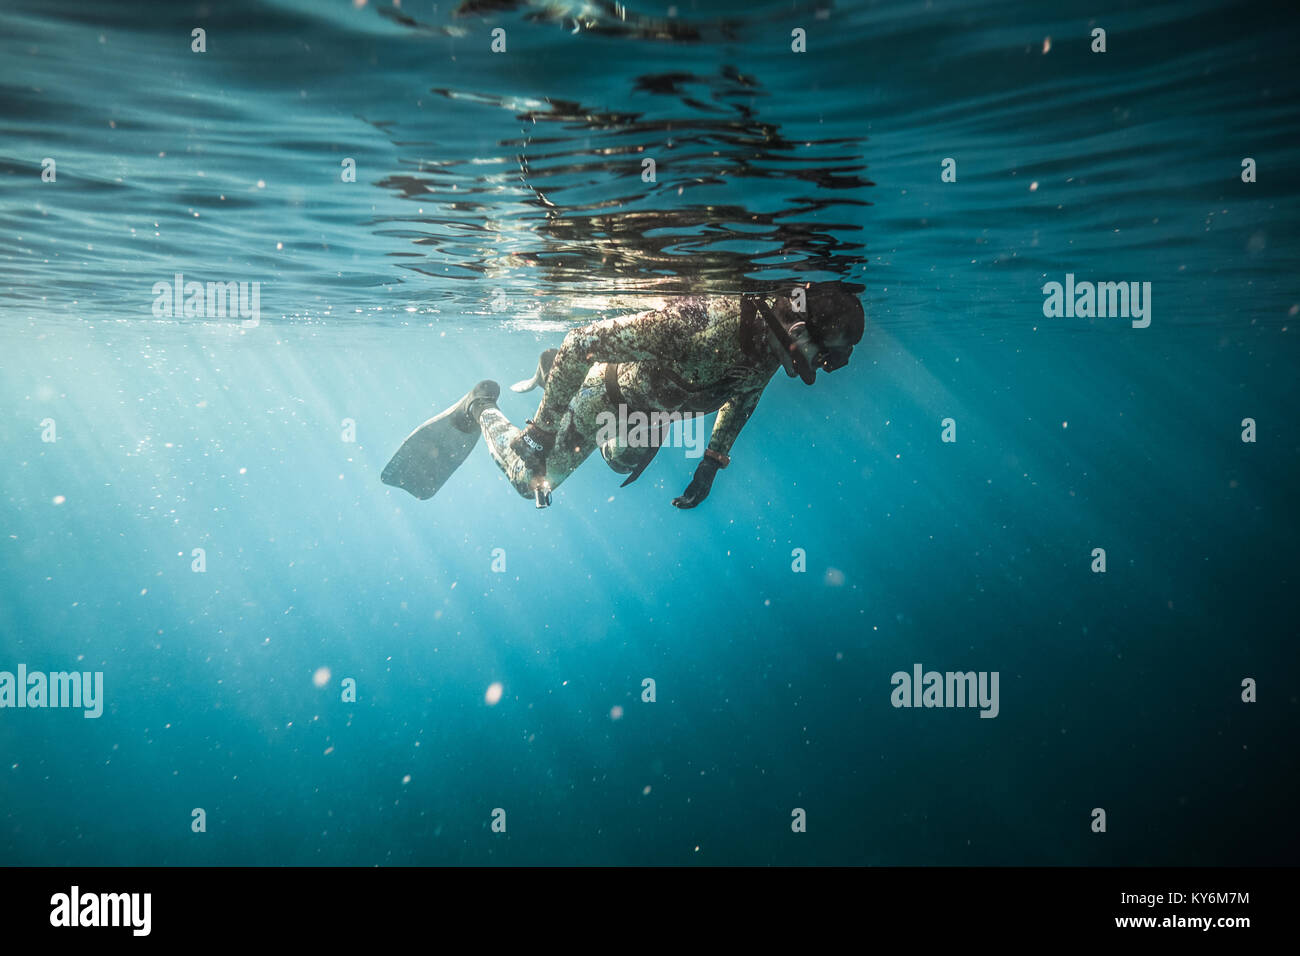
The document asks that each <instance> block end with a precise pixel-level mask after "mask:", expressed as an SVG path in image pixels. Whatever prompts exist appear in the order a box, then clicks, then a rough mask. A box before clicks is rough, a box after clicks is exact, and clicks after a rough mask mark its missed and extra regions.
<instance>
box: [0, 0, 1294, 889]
mask: <svg viewBox="0 0 1300 956" xmlns="http://www.w3.org/2000/svg"><path fill="white" fill-rule="evenodd" d="M1295 27H1296V17H1295V15H1294V13H1293V12H1291V11H1290V10H1288V8H1287V7H1286V6H1284V5H1277V6H1270V5H1266V4H1263V5H1261V4H1246V5H1228V4H1218V3H1209V2H1180V3H1164V4H1159V3H1148V4H1141V5H1127V4H1114V5H1109V6H1103V7H1098V6H1097V5H1095V4H1084V3H1079V2H1073V0H1071V2H1066V3H1063V4H1055V5H1050V6H1045V5H1041V4H1030V3H1024V2H1008V3H987V4H985V3H973V2H931V3H861V2H858V3H855V2H838V0H837V2H835V3H833V4H832V3H830V2H814V3H806V4H805V3H758V4H754V3H749V2H739V0H736V2H730V0H729V2H726V3H703V2H700V3H688V2H683V3H678V4H677V5H676V7H675V8H673V10H672V11H670V10H669V8H668V6H667V5H665V4H662V3H659V4H655V5H653V6H649V5H647V6H646V7H645V8H643V9H640V10H637V9H635V8H634V7H633V6H631V5H629V6H628V7H627V8H618V7H615V6H613V5H612V4H611V5H609V6H606V5H604V4H601V3H582V4H567V3H556V4H551V5H541V4H534V5H524V4H513V3H503V4H497V5H494V9H492V10H490V11H488V12H486V13H483V14H481V15H456V11H455V9H454V6H453V5H452V4H448V3H441V4H432V3H411V2H408V0H404V2H403V3H402V4H401V5H400V6H387V5H382V4H381V5H379V6H376V5H375V4H359V5H358V4H354V3H351V2H337V3H333V2H324V0H318V2H310V0H296V2H289V0H278V2H262V3H252V2H248V3H245V2H234V3H208V4H197V5H196V4H189V3H179V4H178V3H158V4H149V3H131V4H127V3H123V4H114V3H89V2H85V3H69V4H59V5H58V6H57V7H52V6H50V5H48V4H38V3H34V2H31V3H29V2H26V0H18V2H14V0H10V2H7V3H6V4H5V5H4V6H3V9H0V183H2V184H3V190H2V191H0V448H2V449H3V461H4V464H5V466H6V467H5V479H4V482H3V502H4V506H3V511H2V512H0V514H2V515H3V526H0V671H13V670H14V669H16V668H17V667H18V666H19V665H20V664H22V665H24V666H25V667H26V668H27V669H28V670H30V671H66V670H74V669H75V670H83V671H94V672H102V673H103V681H104V710H103V714H102V716H101V717H99V718H98V719H85V718H83V716H82V714H81V713H80V712H79V711H77V710H71V709H67V710H55V709H21V710H19V709H9V708H5V709H0V861H2V862H4V863H6V864H77V865H82V864H109V865H127V864H166V865H202V864H266V865H279V864H331V865H333V864H355V865H374V864H389V865H402V864H439V863H450V864H545V863H555V864H633V863H645V864H705V865H716V864H825V863H840V864H1143V865H1145V864H1251V863H1294V862H1296V858H1295V854H1294V847H1295V845H1296V842H1297V841H1296V825H1295V821H1294V807H1295V804H1296V798H1297V795H1298V788H1297V782H1296V780H1297V766H1296V747H1295V741H1296V739H1297V738H1296V730H1297V704H1298V701H1297V690H1296V688H1297V678H1298V675H1297V652H1296V648H1295V614H1294V593H1295V588H1296V585H1297V573H1296V560H1295V546H1294V538H1295V530H1296V528H1297V525H1298V520H1300V505H1298V504H1297V501H1296V498H1295V494H1294V488H1295V476H1296V471H1297V464H1300V445H1298V443H1297V440H1296V437H1295V434H1294V430H1293V427H1292V426H1293V425H1294V422H1295V421H1296V420H1297V413H1298V412H1300V408H1298V407H1297V385H1296V382H1297V374H1296V373H1297V367H1298V359H1300V350H1298V348H1297V344H1296V340H1297V322H1298V321H1300V315H1297V312H1298V311H1300V293H1298V292H1297V290H1296V286H1295V275H1296V270H1295V262H1296V255H1297V251H1298V246H1300V231H1298V229H1297V212H1298V211H1300V203H1298V202H1297V195H1298V190H1297V185H1296V184H1297V177H1300V150H1298V148H1297V146H1298V139H1297V133H1298V131H1300V116H1298V114H1297V92H1298V88H1300V83H1298V82H1297V77H1296V72H1295V68H1294V65H1293V60H1294V50H1293V43H1292V38H1293V37H1294V35H1295ZM196 28H201V29H202V30H204V31H205V33H204V34H203V38H204V46H205V49H204V52H195V51H194V50H193V49H192V45H193V44H194V43H195V42H196V41H195V39H194V38H193V34H192V31H193V30H195V29H196ZM496 28H501V29H502V30H504V31H505V33H504V35H503V36H504V42H505V44H506V47H505V50H504V52H500V53H496V52H493V50H492V43H493V36H492V31H493V30H494V29H496ZM796 28H798V29H802V30H803V31H805V34H806V44H807V48H806V52H803V53H796V52H794V51H793V50H792V48H791V45H792V42H793V41H792V36H791V32H792V30H795V29H796ZM1095 28H1101V29H1104V30H1105V31H1106V44H1107V48H1106V51H1105V52H1104V53H1100V52H1097V53H1094V52H1093V51H1092V49H1091V46H1092V45H1093V43H1094V41H1093V39H1092V31H1093V30H1094V29H1095ZM948 158H951V159H953V160H954V161H955V173H956V181H955V182H944V181H942V179H941V173H942V171H943V167H942V163H943V160H945V159H948ZM1245 158H1250V159H1253V160H1254V161H1255V164H1256V166H1257V178H1256V181H1254V182H1243V179H1242V170H1243V166H1242V162H1243V159H1245ZM47 159H50V160H53V161H54V165H53V169H54V170H55V173H54V178H53V181H45V180H44V179H43V177H42V171H43V169H45V168H46V167H47V166H48V165H49V164H47V163H46V162H45V160H47ZM645 159H653V160H654V161H655V167H656V169H655V178H654V181H653V182H647V181H645V179H644V178H643V170H644V168H645V167H644V165H643V160H645ZM347 160H352V161H353V164H354V166H355V171H356V175H355V182H348V181H345V180H344V176H343V173H344V171H345V170H346V169H347V164H346V161H347ZM178 273H179V274H182V275H183V276H184V277H185V279H186V280H187V281H188V280H197V281H203V282H208V281H220V282H228V281H235V282H248V283H252V282H256V283H258V284H259V288H260V315H259V317H258V318H259V321H258V323H257V324H255V325H254V324H252V323H247V324H246V323H243V322H241V321H240V320H239V318H237V317H235V318H232V317H211V316H208V317H203V316H188V317H187V316H184V315H179V316H177V315H172V316H170V317H169V316H167V315H161V316H160V315H158V314H156V308H155V307H156V304H157V299H158V294H157V293H156V292H155V291H154V288H155V285H156V284H158V283H170V282H172V281H173V277H174V276H175V275H176V274H178ZM1067 274H1069V275H1072V276H1074V277H1075V278H1076V279H1077V280H1078V281H1080V282H1082V281H1094V282H1101V281H1124V282H1128V281H1134V282H1149V283H1151V293H1150V297H1149V299H1148V303H1149V305H1150V319H1151V321H1150V325H1149V327H1146V328H1135V327H1134V326H1133V324H1132V323H1131V322H1130V321H1129V320H1128V319H1127V318H1095V317H1064V316H1063V317H1048V316H1046V315H1045V314H1044V293H1043V287H1044V285H1045V284H1046V283H1049V282H1053V281H1055V282H1062V283H1064V282H1065V281H1066V275H1067ZM827 279H844V280H847V281H850V282H853V283H856V284H858V285H860V286H862V287H863V288H864V291H863V294H862V299H863V302H864V304H865V307H866V311H867V315H868V319H869V328H868V334H867V336H866V338H865V340H864V342H863V344H862V346H860V347H859V348H858V350H857V351H856V352H855V354H854V359H853V362H852V363H851V364H850V365H849V366H848V367H847V368H846V369H844V370H842V371H840V372H836V373H835V374H834V375H833V376H830V377H825V376H823V378H822V379H820V380H819V381H818V384H817V385H815V386H814V387H812V388H807V387H805V386H804V385H803V384H802V383H800V382H798V381H792V380H789V379H786V378H785V377H783V376H781V377H778V378H777V379H774V381H773V383H772V384H771V386H769V388H768V390H767V392H766V393H765V394H764V397H763V400H762V401H761V403H760V404H759V407H758V411H757V412H756V413H755V416H754V418H753V419H752V420H751V422H750V423H749V425H748V426H747V427H746V429H745V430H744V432H743V433H742V434H741V437H740V439H739V440H738V442H737V443H736V446H735V449H734V451H733V463H732V465H731V466H730V467H729V468H728V469H726V470H725V471H723V472H722V473H721V474H720V475H719V477H718V479H717V482H716V484H715V486H714V490H713V493H712V495H711V496H710V497H709V499H708V500H707V501H706V502H705V503H704V504H703V505H702V506H701V507H700V508H698V509H695V510H693V511H679V510H677V509H674V508H673V507H672V506H671V504H670V502H671V499H672V498H673V497H674V496H676V495H678V494H680V493H681V491H682V490H683V489H684V488H685V486H686V484H687V483H688V482H689V480H690V477H691V473H692V471H693V469H694V467H695V462H694V461H692V460H690V459H688V458H686V456H685V455H684V454H683V452H682V451H681V450H680V449H667V450H665V452H663V453H662V454H660V456H659V457H658V459H657V460H656V461H655V463H654V464H653V466H652V467H651V468H650V469H649V470H648V471H647V472H646V474H645V476H644V477H643V478H642V479H641V480H640V481H639V482H637V483H636V484H634V485H632V486H630V487H628V488H625V489H620V487H619V483H620V481H621V478H620V477H619V476H616V475H614V474H613V473H612V472H610V471H609V470H608V469H606V468H605V467H604V465H603V464H602V463H601V462H600V461H599V460H598V459H595V460H591V461H589V462H588V463H586V464H585V465H584V466H583V467H582V468H581V469H580V470H579V471H578V472H577V473H575V474H574V476H573V477H572V478H571V479H570V480H569V481H567V482H566V483H565V484H564V485H563V486H562V487H561V488H559V489H558V490H557V492H556V495H555V503H554V505H553V506H552V507H551V508H550V509H547V510H541V511H539V510H536V509H534V508H533V507H532V506H531V505H530V504H529V503H527V502H525V501H523V500H521V499H520V498H519V497H518V496H517V495H516V494H515V493H514V492H513V491H512V490H511V489H510V488H509V486H508V485H507V484H506V482H505V481H504V479H503V478H502V477H501V475H500V474H499V472H498V471H497V469H496V468H495V466H494V465H493V464H492V462H491V461H490V459H489V458H488V456H487V454H486V452H484V451H483V449H481V448H480V449H479V450H478V453H476V454H475V455H474V456H473V457H471V459H470V460H469V461H468V462H467V463H466V464H465V466H464V467H463V468H462V469H461V471H460V472H458V473H457V474H456V475H455V477H454V478H453V480H452V481H451V482H450V483H449V484H448V485H447V487H446V488H444V489H443V490H442V491H441V492H440V493H439V494H438V496H437V497H436V498H435V499H434V500H432V501H428V502H418V501H416V500H414V499H413V498H411V497H409V496H407V495H405V494H404V493H403V492H401V491H399V490H397V489H393V488H389V487H387V486H385V485H383V484H381V483H380V481H379V477H378V476H379V473H380V471H381V470H382V468H383V466H384V463H385V462H386V461H387V460H388V458H389V456H390V455H391V454H392V453H393V451H394V450H395V448H396V447H397V445H398V444H399V443H400V442H401V441H402V439H403V438H404V437H405V436H406V434H407V433H408V432H409V431H410V430H411V429H412V428H413V427H414V426H415V425H417V424H418V423H419V422H421V421H422V420H424V419H425V418H427V417H429V416H430V415H431V414H433V413H434V412H436V411H438V410H440V409H441V408H443V407H445V406H446V405H448V404H450V403H451V402H452V401H454V400H455V399H456V398H457V397H459V396H460V395H461V394H463V393H464V392H465V390H466V389H467V388H469V387H470V386H471V385H473V384H474V383H475V382H477V381H478V380H479V379H481V378H486V377H490V378H495V379H497V380H499V381H502V382H503V383H509V382H512V381H515V380H517V379H521V378H525V377H526V376H527V375H529V374H530V373H531V371H532V368H533V367H534V365H535V363H536V356H537V353H538V352H539V351H540V350H541V349H542V348H545V347H548V346H554V345H558V344H559V343H560V341H561V340H562V338H563V335H564V333H565V332H566V331H567V330H568V329H570V328H575V327H577V326H579V325H581V324H583V323H584V322H586V321H589V320H590V319H593V318H596V317H598V316H602V315H616V314H619V313H620V312H624V311H626V312H630V311H636V310H639V309H642V308H647V307H651V306H653V305H654V304H656V303H657V302H658V301H660V300H661V299H662V297H665V296H671V295H673V294H676V293H686V292H689V293H712V294H720V295H723V294H736V293H739V292H742V291H754V290H758V289H773V288H779V287H781V286H782V285H783V284H785V283H789V282H792V281H802V280H827ZM534 400H535V395H530V396H514V395H511V394H509V393H507V394H506V395H505V397H504V398H503V400H502V407H503V409H504V410H505V411H506V412H507V414H509V415H510V417H511V418H512V420H514V421H516V422H522V421H523V419H525V418H526V417H528V416H529V415H530V414H531V412H532V411H533V408H534V404H533V403H534ZM949 418H950V419H952V420H953V423H954V427H955V437H956V441H954V442H944V441H943V440H942V437H941V436H942V432H943V425H942V423H943V421H944V420H945V419H949ZM1247 418H1250V419H1253V420H1254V422H1255V429H1256V435H1255V437H1256V440H1255V441H1254V442H1244V441H1243V440H1242V432H1243V420H1244V419H1247ZM349 423H350V424H349ZM51 429H52V431H51ZM353 432H354V435H355V441H348V440H345V439H346V438H348V437H351V436H352V434H353ZM49 437H54V438H56V440H54V441H49V440H44V439H48V438H49ZM1096 548H1103V549H1104V550H1105V553H1106V561H1107V566H1106V571H1105V573H1094V571H1093V566H1094V561H1095V558H1094V549H1096ZM195 549H202V552H203V560H204V565H205V570H204V571H203V572H202V573H196V572H195V571H194V570H193V566H194V561H195V560H196V558H195ZM498 549H500V550H498ZM502 560H504V570H501V562H502ZM801 562H802V563H803V564H804V565H805V567H806V570H803V571H796V570H795V567H797V566H798V565H799V564H800V563H801ZM494 566H495V569H494ZM917 664H920V665H922V666H923V667H924V669H926V670H931V669H933V670H937V671H977V672H990V673H992V672H997V673H998V674H999V675H1000V684H999V686H1000V699H999V708H998V714H997V717H996V718H994V719H981V718H980V717H979V712H978V711H977V710H975V709H969V708H966V709H961V708H919V709H917V708H900V707H895V706H893V704H892V702H891V695H892V693H893V690H894V688H893V685H892V683H891V677H892V675H893V674H895V673H896V672H899V671H902V672H907V673H910V672H911V671H912V669H913V667H914V665H917ZM347 679H351V680H352V681H354V682H355V688H356V699H355V700H354V701H352V700H344V699H343V696H344V695H343V682H344V681H345V680H347ZM646 679H651V680H653V681H654V687H655V700H654V701H653V702H646V701H644V700H643V686H644V685H643V682H644V681H645V680H646ZM1247 679H1250V680H1253V681H1255V682H1257V693H1258V700H1257V701H1256V702H1254V703H1247V702H1244V701H1243V700H1242V694H1243V690H1242V682H1243V681H1244V680H1247ZM498 685H499V687H498ZM498 691H499V694H500V696H499V699H497V696H496V695H497V692H498ZM494 701H495V702H494ZM196 808H200V809H202V810H203V811H204V815H205V821H206V830H205V832H194V829H193V826H192V822H193V811H194V810H195V809H196ZM1097 808H1101V809H1104V810H1105V811H1106V820H1107V825H1106V831H1105V832H1104V833H1099V832H1094V829H1093V826H1094V810H1095V809H1097ZM498 809H499V810H502V811H504V815H505V819H506V821H507V825H506V829H505V832H495V831H494V829H493V820H494V811H497V810H498ZM796 809H798V810H803V811H804V812H805V814H806V820H807V827H806V832H794V830H793V829H792V819H793V817H792V814H793V813H794V811H795V810H796ZM497 816H498V817H499V816H500V815H499V814H497Z"/></svg>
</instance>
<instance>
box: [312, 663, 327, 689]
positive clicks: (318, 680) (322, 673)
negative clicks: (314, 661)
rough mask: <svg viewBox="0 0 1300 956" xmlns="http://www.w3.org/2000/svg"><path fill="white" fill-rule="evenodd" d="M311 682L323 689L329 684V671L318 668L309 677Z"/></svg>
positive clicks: (324, 668)
mask: <svg viewBox="0 0 1300 956" xmlns="http://www.w3.org/2000/svg"><path fill="white" fill-rule="evenodd" d="M311 682H312V683H313V684H315V685H316V686H317V687H324V686H325V685H326V684H328V683H329V682H330V669H329V668H328V667H321V668H318V669H317V670H316V673H314V674H312V675H311Z"/></svg>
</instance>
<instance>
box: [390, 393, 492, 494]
mask: <svg viewBox="0 0 1300 956" xmlns="http://www.w3.org/2000/svg"><path fill="white" fill-rule="evenodd" d="M458 411H459V409H458V407H457V406H455V405H453V406H452V407H451V408H449V409H447V411H445V412H443V413H442V414H440V415H437V416H435V417H433V418H430V419H429V420H428V421H427V422H425V423H424V424H423V425H421V426H420V427H419V428H417V429H416V430H415V431H413V432H411V434H409V435H407V436H406V440H405V441H404V442H402V445H401V447H400V448H398V449H397V451H396V452H395V453H394V454H393V457H392V458H391V459H390V460H389V462H388V464H387V465H385V466H384V470H383V473H382V474H381V475H380V476H379V478H380V480H381V481H382V482H383V483H384V484H386V485H391V486H392V487H394V488H401V489H402V490H403V491H405V492H408V493H409V494H411V495H414V496H415V497H416V498H419V499H420V500H421V501H427V500H429V499H430V498H432V497H433V496H434V495H435V494H437V493H438V491H439V489H441V488H442V486H443V485H445V484H446V483H447V480H448V479H449V478H450V477H451V476H452V475H453V474H455V473H456V469H458V468H459V467H460V466H461V465H463V464H464V463H465V459H466V458H468V457H469V455H470V452H472V451H473V450H474V446H475V445H477V444H478V440H479V435H480V434H481V433H480V432H479V431H477V430H475V431H474V432H472V433H470V432H465V431H462V430H461V429H460V428H457V427H456V424H455V414H456V413H457V412H458Z"/></svg>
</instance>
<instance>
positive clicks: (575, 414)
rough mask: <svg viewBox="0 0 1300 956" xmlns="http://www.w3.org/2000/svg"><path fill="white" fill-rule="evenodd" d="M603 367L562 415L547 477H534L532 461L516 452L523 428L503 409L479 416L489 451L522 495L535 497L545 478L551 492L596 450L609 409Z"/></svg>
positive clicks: (487, 408) (488, 409)
mask: <svg viewBox="0 0 1300 956" xmlns="http://www.w3.org/2000/svg"><path fill="white" fill-rule="evenodd" d="M604 368H605V367H604V366H603V365H597V366H595V367H594V368H593V369H592V371H591V373H590V374H589V375H588V376H587V379H586V381H584V382H583V384H582V387H581V388H580V389H579V390H578V394H577V395H575V396H574V398H573V401H572V402H570V403H569V407H568V409H566V410H565V413H564V415H563V416H561V418H560V423H559V427H558V428H557V429H556V441H555V447H554V448H553V449H552V450H551V453H550V454H549V455H548V456H547V458H546V471H545V474H544V475H541V474H534V473H533V471H532V470H531V469H530V467H529V462H528V461H527V460H526V459H524V458H523V457H522V456H520V455H519V453H518V452H517V451H515V448H514V442H515V439H516V438H517V437H518V436H519V433H520V429H518V428H516V427H515V426H514V425H512V424H511V423H510V420H509V419H508V418H506V416H505V414H504V413H503V412H502V411H501V409H499V408H497V407H496V405H495V404H488V405H486V406H485V407H483V409H482V411H481V412H480V413H479V419H478V420H479V427H480V428H482V429H483V437H484V439H486V440H487V446H488V451H489V452H491V453H492V458H493V459H494V460H495V461H496V463H497V465H498V466H499V467H500V469H501V471H502V473H504V474H505V476H506V479H507V480H508V481H509V482H510V484H511V485H512V486H513V487H514V489H515V490H516V491H517V492H519V494H520V495H521V496H523V497H525V498H534V497H536V494H537V487H538V484H539V483H540V481H541V480H542V479H545V481H546V483H547V484H548V485H549V486H550V488H551V490H554V489H556V488H558V487H559V486H560V484H561V483H563V481H564V479H566V478H568V477H569V475H570V474H572V473H573V470H574V469H575V468H577V467H578V465H580V464H582V462H583V461H585V460H586V458H587V456H588V455H590V454H591V452H592V449H593V448H595V435H596V431H597V429H598V427H599V415H600V413H601V412H602V411H607V410H608V408H609V403H608V401H607V400H606V398H605V381H604Z"/></svg>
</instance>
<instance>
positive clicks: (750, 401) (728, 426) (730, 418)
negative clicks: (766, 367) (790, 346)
mask: <svg viewBox="0 0 1300 956" xmlns="http://www.w3.org/2000/svg"><path fill="white" fill-rule="evenodd" d="M762 394H763V389H762V388H756V389H750V390H748V391H744V392H741V393H739V394H738V395H733V396H732V397H731V398H729V399H727V400H726V402H724V403H723V405H722V407H721V408H719V409H718V417H717V418H716V419H715V420H714V422H713V434H712V435H711V436H710V437H709V447H708V448H707V449H705V451H704V457H703V458H701V459H700V463H699V464H698V465H697V466H696V467H695V476H694V477H693V478H691V483H690V484H689V485H687V487H686V490H685V491H683V492H682V493H681V494H680V495H678V496H677V497H676V498H674V499H673V504H674V505H676V506H677V507H678V508H694V507H695V506H696V505H698V504H699V503H700V502H701V501H703V500H704V499H705V498H707V497H708V496H709V491H710V490H712V488H713V479H714V478H715V477H717V474H718V469H719V468H726V467H727V465H729V464H731V458H730V455H731V446H732V444H733V443H734V442H735V440H736V437H737V436H738V435H739V434H740V430H741V429H742V428H744V427H745V423H746V422H747V421H749V416H751V415H753V414H754V409H755V408H756V407H757V406H758V399H759V397H760V396H761V395H762Z"/></svg>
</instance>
